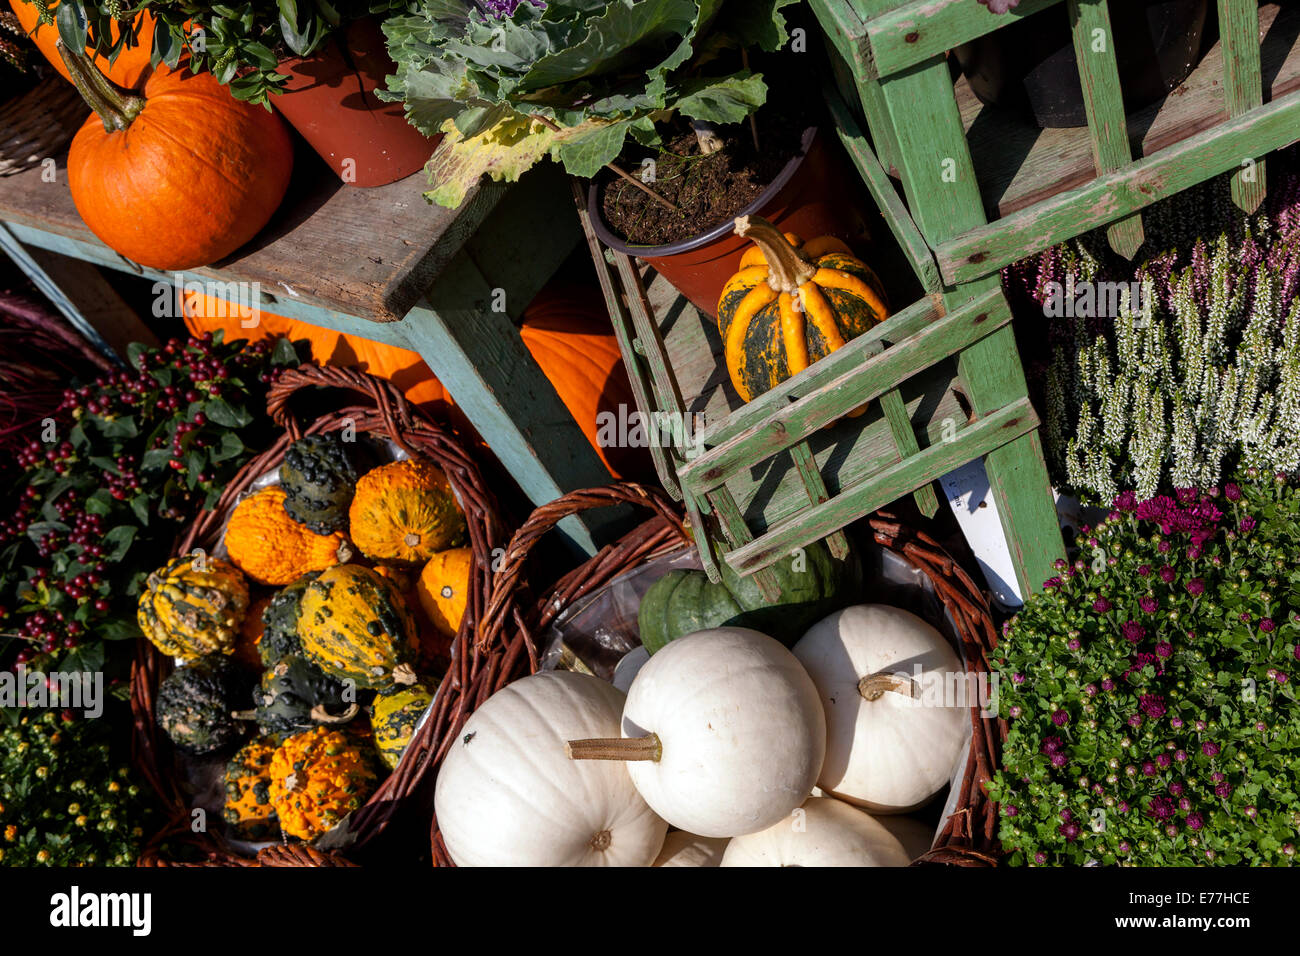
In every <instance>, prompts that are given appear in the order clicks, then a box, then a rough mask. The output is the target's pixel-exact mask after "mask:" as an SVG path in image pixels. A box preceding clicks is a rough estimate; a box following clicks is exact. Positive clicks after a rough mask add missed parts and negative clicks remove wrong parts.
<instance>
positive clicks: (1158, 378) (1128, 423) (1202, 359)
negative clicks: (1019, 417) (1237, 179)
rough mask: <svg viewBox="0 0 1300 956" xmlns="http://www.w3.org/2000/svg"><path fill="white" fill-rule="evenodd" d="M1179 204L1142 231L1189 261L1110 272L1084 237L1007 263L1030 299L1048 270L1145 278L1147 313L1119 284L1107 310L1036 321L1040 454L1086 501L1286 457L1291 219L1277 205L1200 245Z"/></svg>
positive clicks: (1297, 245) (1299, 242)
mask: <svg viewBox="0 0 1300 956" xmlns="http://www.w3.org/2000/svg"><path fill="white" fill-rule="evenodd" d="M1217 185H1222V184H1217ZM1201 195H1203V193H1202V194H1201ZM1196 198H1198V197H1197V196H1192V197H1189V200H1192V201H1194V200H1195V199H1196ZM1185 206H1186V204H1184V207H1185ZM1179 212H1180V210H1179V209H1178V207H1174V208H1173V209H1172V210H1170V209H1165V210H1163V212H1162V214H1157V215H1154V216H1152V218H1151V220H1150V221H1149V222H1148V235H1152V234H1157V230H1162V231H1161V232H1159V233H1158V234H1161V235H1172V236H1174V237H1175V242H1176V245H1175V246H1174V248H1175V249H1178V248H1181V249H1188V248H1190V249H1191V250H1192V252H1191V255H1190V259H1189V260H1185V259H1181V257H1180V256H1179V254H1178V253H1176V252H1170V253H1165V254H1163V255H1159V256H1156V257H1154V258H1152V259H1149V260H1148V261H1146V262H1145V263H1143V264H1142V265H1140V266H1139V267H1138V268H1137V269H1136V270H1135V271H1134V270H1133V269H1132V267H1131V266H1130V267H1128V268H1129V270H1130V274H1129V275H1127V276H1126V275H1122V274H1118V275H1116V274H1115V273H1116V270H1117V267H1116V265H1115V262H1114V257H1113V256H1111V255H1109V254H1108V250H1106V249H1104V248H1102V247H1100V246H1099V243H1098V237H1097V236H1089V237H1085V238H1084V239H1082V240H1079V241H1077V242H1074V243H1070V244H1068V245H1066V246H1061V247H1058V248H1057V249H1054V250H1051V251H1049V252H1048V253H1045V254H1043V256H1041V257H1039V258H1038V259H1036V260H1032V261H1031V262H1028V263H1021V264H1018V265H1017V266H1015V267H1012V269H1010V270H1009V271H1008V279H1011V280H1012V281H1013V283H1014V281H1015V280H1019V281H1021V282H1023V283H1025V285H1026V287H1027V289H1028V291H1029V294H1030V296H1031V298H1032V299H1033V300H1034V301H1035V302H1036V303H1037V304H1038V305H1041V304H1042V303H1044V302H1045V301H1047V298H1048V296H1049V295H1050V292H1049V289H1048V284H1049V283H1051V282H1058V283H1061V284H1063V285H1065V287H1066V288H1067V289H1068V288H1069V287H1070V286H1069V283H1070V282H1073V284H1074V287H1075V288H1076V289H1081V288H1085V286H1084V285H1083V284H1085V283H1092V284H1095V283H1099V282H1103V281H1110V280H1112V279H1119V280H1120V281H1122V282H1127V281H1128V280H1131V279H1133V278H1134V277H1136V278H1137V279H1139V280H1149V281H1150V283H1151V285H1150V286H1148V288H1149V289H1151V290H1152V292H1153V294H1152V295H1150V296H1149V298H1150V299H1151V301H1150V302H1148V303H1143V304H1144V305H1147V306H1149V307H1150V311H1149V314H1143V310H1140V309H1137V308H1136V306H1137V303H1134V302H1132V301H1131V299H1130V297H1129V296H1127V295H1125V296H1124V297H1123V298H1122V305H1121V308H1120V309H1119V315H1118V316H1114V317H1111V316H1094V315H1088V316H1083V317H1073V318H1065V319H1049V318H1046V317H1044V318H1042V319H1041V321H1044V322H1050V323H1051V327H1050V328H1049V339H1050V342H1051V345H1050V361H1049V363H1048V365H1047V367H1046V369H1045V370H1043V371H1042V382H1043V390H1044V395H1043V398H1044V401H1045V406H1046V407H1045V408H1044V418H1045V426H1044V437H1045V442H1046V448H1047V455H1048V459H1049V464H1050V466H1051V468H1052V470H1053V478H1054V479H1055V480H1056V481H1057V482H1058V483H1059V484H1062V485H1065V486H1066V487H1068V488H1070V489H1071V490H1073V491H1075V492H1076V493H1077V494H1079V495H1080V496H1081V497H1082V498H1084V499H1087V500H1090V501H1102V502H1104V501H1108V500H1109V499H1110V498H1112V497H1113V496H1114V495H1115V494H1116V493H1117V492H1118V491H1119V490H1120V489H1121V488H1133V489H1135V490H1136V491H1137V493H1138V494H1139V495H1141V496H1143V497H1150V496H1151V495H1154V494H1156V493H1157V492H1158V491H1160V490H1167V489H1170V488H1181V487H1195V486H1201V487H1205V486H1210V485H1213V484H1216V483H1217V482H1218V481H1219V479H1220V477H1221V476H1222V475H1223V474H1224V473H1225V472H1229V471H1231V470H1232V469H1234V468H1237V467H1249V466H1255V467H1258V468H1261V469H1266V470H1269V471H1273V470H1284V471H1285V470H1293V469H1295V468H1296V467H1297V466H1300V314H1298V313H1300V299H1298V298H1297V295H1296V293H1297V280H1298V278H1300V229H1297V224H1296V219H1297V218H1300V217H1297V214H1296V210H1295V209H1294V208H1292V207H1286V206H1284V211H1283V213H1282V214H1281V215H1280V216H1279V217H1278V218H1277V221H1276V222H1274V221H1270V220H1269V219H1268V218H1267V217H1264V216H1258V217H1255V218H1254V219H1252V220H1250V221H1247V222H1238V223H1235V224H1234V225H1233V226H1232V227H1231V228H1230V229H1229V230H1225V231H1223V232H1221V233H1220V234H1219V235H1218V236H1217V238H1215V239H1214V240H1213V241H1212V242H1210V243H1206V242H1203V241H1194V242H1192V241H1188V239H1187V237H1186V235H1185V232H1186V227H1187V226H1188V225H1189V224H1190V223H1189V222H1188V221H1187V218H1195V216H1192V217H1187V218H1184V219H1182V220H1181V221H1180V219H1179ZM1201 215H1204V213H1203V212H1202V213H1201ZM1219 221H1220V222H1222V221H1223V220H1222V219H1220V220H1219ZM1153 227H1154V228H1153ZM1180 233H1183V235H1179V234H1180ZM1103 241H1104V240H1103ZM1180 260H1181V261H1180ZM1120 268H1121V269H1122V267H1120ZM1085 311H1086V310H1085ZM1030 321H1031V322H1036V321H1040V320H1039V318H1038V316H1033V317H1032V318H1031V319H1030Z"/></svg>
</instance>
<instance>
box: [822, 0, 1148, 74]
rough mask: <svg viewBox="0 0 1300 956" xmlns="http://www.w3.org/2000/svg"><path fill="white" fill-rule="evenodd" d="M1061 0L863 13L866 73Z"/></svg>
mask: <svg viewBox="0 0 1300 956" xmlns="http://www.w3.org/2000/svg"><path fill="white" fill-rule="evenodd" d="M840 2H847V0H840ZM1060 2H1061V0H1020V6H1018V7H1016V8H1015V9H1014V10H1012V11H1010V12H1009V13H991V12H990V11H989V8H988V7H986V6H984V5H983V4H980V3H975V2H974V0H912V2H911V3H904V4H901V5H899V6H897V7H896V9H893V10H890V11H889V12H887V13H883V14H881V15H880V16H877V17H872V18H867V17H864V18H863V19H864V20H866V34H867V35H866V37H865V39H864V40H863V46H864V48H865V51H866V52H865V54H864V59H865V60H866V63H867V72H866V74H865V75H866V76H868V77H876V78H881V79H883V78H885V77H888V76H891V75H893V74H895V73H899V72H902V71H903V70H906V69H907V68H908V67H912V66H915V65H916V64H918V63H924V62H926V61H927V60H930V59H931V58H933V57H942V56H943V55H944V54H945V53H946V52H947V51H948V50H951V49H952V48H953V47H955V46H960V45H961V44H963V43H966V42H969V41H970V40H974V39H975V38H976V37H982V36H984V34H986V33H992V32H993V31H994V30H996V29H998V28H999V27H1004V26H1006V25H1007V24H1008V23H1011V22H1012V21H1013V20H1015V19H1019V18H1022V17H1027V16H1029V15H1030V14H1033V13H1037V12H1038V11H1039V10H1045V9H1047V8H1048V7H1050V6H1054V5H1055V4H1057V3H1060ZM1124 2H1130V0H1124ZM828 5H829V4H828Z"/></svg>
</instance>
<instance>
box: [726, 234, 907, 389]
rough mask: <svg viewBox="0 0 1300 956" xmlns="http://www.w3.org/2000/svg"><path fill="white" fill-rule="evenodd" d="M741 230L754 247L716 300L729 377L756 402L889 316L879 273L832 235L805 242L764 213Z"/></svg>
mask: <svg viewBox="0 0 1300 956" xmlns="http://www.w3.org/2000/svg"><path fill="white" fill-rule="evenodd" d="M736 234H737V235H739V236H744V237H746V238H749V239H751V240H752V241H753V242H754V246H753V248H751V249H748V250H746V252H745V254H744V256H743V257H742V258H741V260H740V271H739V272H737V273H736V274H735V275H734V276H732V277H731V278H730V279H729V280H727V284H726V286H725V287H724V288H723V290H722V296H721V297H720V298H719V300H718V330H719V332H720V333H721V335H722V341H723V354H724V358H725V361H726V363H727V371H728V373H729V374H730V375H731V383H732V385H734V386H735V388H736V391H737V392H738V393H739V394H740V397H741V398H743V399H744V400H745V401H747V402H748V401H751V400H752V399H754V398H756V397H757V396H759V395H762V394H763V393H764V392H766V391H768V390H769V389H771V388H773V387H774V386H776V385H778V384H779V383H781V382H783V381H785V380H786V379H787V378H790V377H791V376H793V375H797V374H799V373H800V372H802V371H803V370H804V369H806V368H807V367H808V366H809V365H811V364H812V363H813V362H816V361H818V360H820V359H823V358H825V357H826V356H827V355H829V354H830V353H831V352H833V351H835V350H836V349H838V348H840V347H842V346H843V345H844V344H845V343H846V342H848V341H849V340H850V339H852V338H855V337H856V336H859V335H861V334H862V333H863V332H865V331H867V329H869V328H871V327H872V326H873V325H876V324H877V323H878V322H882V321H884V319H885V318H886V317H887V316H888V315H889V307H888V305H887V304H886V301H885V294H884V289H883V287H882V286H881V284H880V279H879V278H877V276H876V274H875V273H874V272H872V271H871V269H870V268H869V267H868V266H867V265H866V264H865V263H863V262H862V261H860V260H858V259H856V258H854V257H853V255H852V254H851V253H850V252H849V248H848V246H846V245H844V243H842V242H840V241H839V240H838V239H835V238H833V237H831V236H822V237H819V238H816V239H811V240H809V241H808V242H807V243H803V242H801V241H800V240H799V237H798V236H795V235H794V234H789V235H788V236H787V235H782V233H781V231H780V230H778V229H777V228H776V227H775V226H773V225H772V224H771V223H770V222H768V221H767V220H766V219H763V218H761V217H759V216H741V217H739V218H738V219H737V220H736Z"/></svg>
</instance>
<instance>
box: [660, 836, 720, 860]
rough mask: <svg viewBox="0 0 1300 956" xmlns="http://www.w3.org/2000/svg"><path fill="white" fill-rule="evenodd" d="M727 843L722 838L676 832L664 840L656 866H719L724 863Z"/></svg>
mask: <svg viewBox="0 0 1300 956" xmlns="http://www.w3.org/2000/svg"><path fill="white" fill-rule="evenodd" d="M726 849H727V841H726V839H724V838H721V837H702V836H696V835H695V834H694V833H687V832H686V831H685V830H674V831H673V832H672V833H670V834H668V837H667V839H665V840H664V847H663V849H662V850H660V851H659V858H658V859H657V860H655V862H654V865H655V866H717V865H718V864H719V863H721V862H722V854H723V851H725V850H726Z"/></svg>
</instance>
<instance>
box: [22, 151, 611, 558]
mask: <svg viewBox="0 0 1300 956" xmlns="http://www.w3.org/2000/svg"><path fill="white" fill-rule="evenodd" d="M64 159H65V157H60V158H59V159H58V160H57V168H56V174H55V175H54V177H52V178H53V181H47V179H49V178H50V177H48V176H45V177H43V176H42V169H41V168H40V167H37V168H35V169H32V170H29V171H27V172H23V173H19V174H16V175H13V176H8V177H0V248H3V249H4V250H5V252H7V253H8V254H9V255H10V257H11V258H13V259H14V261H15V262H16V263H17V264H18V265H19V267H20V268H22V269H23V271H24V272H25V273H26V274H27V275H28V276H29V277H30V278H31V279H32V280H33V282H34V283H35V284H36V285H37V286H38V288H40V289H41V290H42V291H43V292H45V293H46V294H47V295H48V296H49V297H50V298H51V300H52V301H53V302H54V303H55V305H56V306H57V307H58V308H59V309H60V310H61V311H62V312H63V314H64V315H65V316H67V318H68V319H69V321H70V322H72V323H74V324H75V325H77V326H78V327H79V328H82V329H83V330H87V331H88V332H89V333H90V334H91V335H92V337H93V338H95V339H96V340H97V341H102V337H100V336H99V335H98V334H97V333H95V332H94V330H93V327H92V326H91V324H90V323H89V322H88V321H87V320H86V317H85V316H84V315H82V314H81V311H80V309H79V308H78V306H77V305H76V297H75V296H70V295H68V294H65V293H64V292H63V290H61V289H60V288H59V284H58V282H57V280H56V279H55V278H54V277H53V276H52V275H51V274H50V271H47V270H46V269H45V268H43V267H42V265H41V260H44V257H45V256H46V253H45V252H39V253H37V254H33V252H35V251H37V250H47V251H48V252H52V253H58V254H61V255H64V256H69V257H72V258H74V259H78V260H81V261H82V262H86V263H92V264H94V265H98V266H103V267H107V268H111V269H117V270H120V271H125V272H131V273H134V274H136V275H139V276H141V277H144V278H148V279H153V280H155V283H156V285H155V292H156V294H157V296H158V300H157V301H158V308H159V310H160V311H161V314H162V315H164V316H166V315H172V314H173V313H174V311H175V309H174V301H175V292H174V288H175V287H177V286H179V285H180V284H182V283H184V284H190V283H195V282H198V283H203V284H204V285H205V287H206V288H208V289H210V290H212V292H213V294H215V295H216V296H217V297H218V298H231V297H232V296H234V295H241V296H243V297H246V298H245V301H247V300H248V298H251V299H252V300H253V301H255V302H256V303H257V304H258V306H259V307H260V308H265V309H266V310H267V311H269V312H273V313H275V314H279V315H285V316H288V317H290V318H295V319H301V320H303V321H306V322H310V323H313V324H315V325H319V326H323V327H325V328H329V329H333V330H336V331H339V332H346V333H350V334H355V335H360V336H362V337H364V338H368V339H373V340H375V341H378V342H383V343H386V344H390V345H395V346H399V347H402V348H407V349H412V350H414V351H416V352H418V353H420V356H421V357H422V358H423V359H424V361H425V362H426V363H427V364H428V366H429V368H430V369H432V370H433V372H434V374H435V375H437V377H438V378H439V379H440V380H441V381H442V383H443V384H444V385H445V386H446V387H447V390H448V392H449V393H450V394H451V396H452V398H453V399H454V401H455V402H456V404H457V405H459V406H460V407H461V408H462V409H463V411H464V412H465V415H466V417H468V419H469V420H470V422H471V423H473V425H474V427H475V428H476V429H477V430H478V432H479V434H480V435H482V436H483V438H484V439H485V440H486V441H487V442H488V444H489V445H490V446H491V448H492V450H493V452H494V453H495V454H496V455H497V457H498V458H499V459H500V460H501V463H502V464H503V465H504V466H505V468H506V469H507V470H508V471H509V472H510V474H511V475H512V476H513V477H514V478H515V480H516V481H517V482H518V483H519V485H520V487H521V488H522V490H523V491H524V493H525V494H526V495H527V496H528V497H529V499H530V500H531V501H532V502H533V503H534V504H542V503H545V502H548V501H551V500H553V499H554V498H556V497H558V496H559V495H561V494H563V493H565V492H567V491H571V490H574V489H576V488H584V487H592V486H596V485H602V484H606V483H608V481H609V472H608V471H607V470H606V469H605V467H604V465H603V464H602V463H601V461H600V459H599V458H598V457H597V455H596V453H595V452H594V450H593V449H592V447H591V445H590V443H589V442H588V441H587V439H586V438H585V436H584V435H583V432H582V430H581V428H580V427H579V426H578V424H577V423H576V422H575V421H574V420H573V417H572V416H571V415H570V414H569V412H568V411H567V410H566V409H565V407H564V405H563V403H562V402H561V401H560V398H559V396H558V395H557V394H556V392H555V389H554V388H553V387H552V386H551V384H550V382H549V381H548V380H547V378H546V376H545V375H544V374H543V373H542V371H541V369H540V368H538V366H537V364H536V362H535V361H533V359H532V357H531V355H530V354H529V352H528V350H527V349H526V348H525V346H524V344H523V341H522V339H521V338H520V335H519V331H518V327H517V320H518V319H519V317H520V314H521V313H522V311H523V309H524V307H525V306H526V305H527V304H528V303H529V302H530V301H531V300H532V298H533V297H534V295H536V293H537V292H538V291H539V290H540V289H541V287H542V285H543V284H544V283H545V282H546V281H547V280H548V279H549V278H550V277H551V276H552V275H553V274H554V272H555V270H556V268H557V267H558V266H559V264H560V263H561V262H562V261H563V260H564V258H565V257H566V256H567V255H568V253H569V252H570V250H571V249H572V248H573V245H574V243H575V242H576V241H577V239H578V235H579V233H578V228H577V223H576V222H575V220H574V215H573V209H572V206H571V199H570V197H569V189H568V187H567V185H566V184H565V182H564V180H563V178H562V177H561V176H560V175H559V173H558V171H556V170H553V169H549V168H542V169H539V170H537V171H535V172H533V173H531V174H529V176H527V177H525V180H524V182H522V183H520V184H518V185H515V186H510V187H507V186H505V185H503V184H499V183H492V182H484V183H481V184H480V185H479V186H477V187H476V188H475V189H473V190H472V191H471V192H470V194H469V195H468V197H467V198H466V200H465V202H464V203H463V204H462V205H461V207H460V208H459V209H456V210H448V209H443V208H442V207H439V206H431V205H429V204H428V203H427V202H426V201H425V200H424V198H423V195H422V193H423V192H424V190H425V189H426V188H427V184H426V180H425V176H424V174H423V173H417V174H415V175H413V176H411V177H408V178H407V179H404V180H402V181H400V182H397V183H393V184H392V185H389V186H382V187H378V188H373V189H360V188H355V187H345V186H343V185H342V184H341V183H339V182H338V180H337V179H335V178H334V177H333V176H332V175H330V174H329V172H328V171H327V170H326V169H325V168H324V167H323V166H321V164H320V163H319V162H318V161H317V160H316V159H315V157H314V156H312V155H310V154H308V153H307V152H306V151H305V150H300V151H299V157H298V163H299V165H298V167H297V170H296V172H295V175H294V182H293V185H292V186H291V187H290V192H289V195H288V196H286V198H285V200H284V202H283V203H282V205H281V207H280V210H279V211H278V212H277V213H276V215H275V217H274V218H273V220H272V222H271V224H270V225H268V226H267V227H266V228H265V229H264V230H263V231H262V232H261V233H260V234H259V235H258V236H256V237H255V238H254V239H253V241H252V242H250V243H249V244H248V245H246V246H245V247H244V248H242V249H240V250H239V251H238V252H237V253H235V254H234V255H233V256H231V257H229V258H228V259H226V260H224V261H222V262H218V263H215V264H213V265H212V266H210V267H206V268H202V269H194V270H190V271H188V272H186V273H184V274H164V273H161V272H159V271H157V270H154V269H148V268H144V267H141V266H139V265H138V264H136V263H133V262H130V261H128V260H126V259H124V258H123V257H122V256H120V255H118V254H117V253H115V252H113V251H112V250H111V249H109V248H108V247H106V246H105V245H104V244H103V243H101V242H100V241H99V240H98V239H96V238H95V236H94V235H93V234H91V233H90V231H89V230H88V229H87V228H86V226H85V224H84V223H83V222H82V221H81V217H80V216H79V215H78V214H77V210H76V207H75V206H74V205H73V202H72V197H71V195H70V193H69V191H68V186H67V177H66V171H65V166H64ZM175 227H176V228H177V229H184V228H186V223H185V211H184V210H177V215H176V226H175ZM232 283H233V285H232ZM168 310H171V311H168ZM181 318H182V317H181V316H180V315H179V314H176V315H175V319H176V321H177V323H178V328H177V331H178V333H180V332H182V331H183V330H182V329H181V328H180V326H179V323H180V321H181ZM607 510H608V509H606V511H607ZM588 514H589V515H590V517H584V518H583V519H582V520H581V521H579V520H578V519H569V520H567V522H566V523H565V524H562V525H561V528H562V530H564V531H565V532H566V533H567V534H568V536H569V537H570V539H571V541H572V542H574V543H575V544H576V545H577V546H578V547H579V548H581V549H582V550H583V551H585V552H587V553H592V552H594V549H595V548H596V545H597V541H598V539H600V538H602V534H601V530H600V529H601V528H602V527H603V526H605V525H607V524H608V523H609V522H610V521H611V520H616V518H615V517H612V516H608V515H606V513H605V511H601V510H597V511H594V512H589V513H588Z"/></svg>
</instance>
